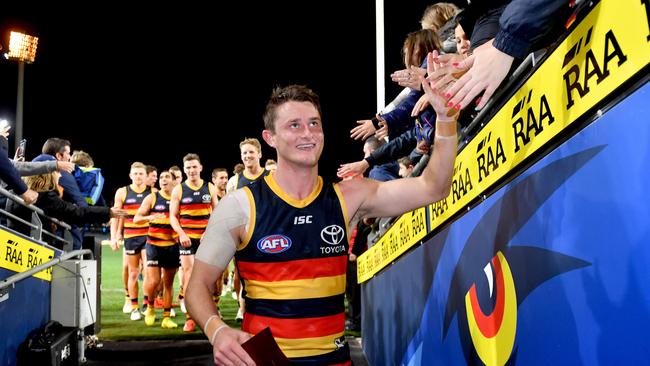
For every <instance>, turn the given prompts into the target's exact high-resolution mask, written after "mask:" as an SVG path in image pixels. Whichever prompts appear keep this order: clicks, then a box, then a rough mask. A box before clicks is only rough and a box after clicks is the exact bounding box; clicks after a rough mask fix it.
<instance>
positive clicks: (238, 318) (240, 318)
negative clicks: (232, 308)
mask: <svg viewBox="0 0 650 366" xmlns="http://www.w3.org/2000/svg"><path fill="white" fill-rule="evenodd" d="M235 320H236V321H237V323H241V322H242V321H243V320H244V312H243V311H242V310H241V308H239V310H237V316H236V317H235Z"/></svg>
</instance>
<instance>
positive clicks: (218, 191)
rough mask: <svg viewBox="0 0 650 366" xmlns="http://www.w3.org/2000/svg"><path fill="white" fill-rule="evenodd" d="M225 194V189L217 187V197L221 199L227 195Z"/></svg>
mask: <svg viewBox="0 0 650 366" xmlns="http://www.w3.org/2000/svg"><path fill="white" fill-rule="evenodd" d="M225 195H226V190H225V189H219V188H217V197H219V199H221V198H223V196H225Z"/></svg>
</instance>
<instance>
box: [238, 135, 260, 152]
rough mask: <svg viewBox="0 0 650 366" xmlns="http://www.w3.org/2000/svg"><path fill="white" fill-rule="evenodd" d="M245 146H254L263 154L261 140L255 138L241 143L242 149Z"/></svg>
mask: <svg viewBox="0 0 650 366" xmlns="http://www.w3.org/2000/svg"><path fill="white" fill-rule="evenodd" d="M244 145H253V146H255V148H256V149H257V152H262V145H261V144H260V140H258V139H256V138H254V137H251V138H246V139H244V141H242V142H240V143H239V148H240V149H241V148H242V146H244Z"/></svg>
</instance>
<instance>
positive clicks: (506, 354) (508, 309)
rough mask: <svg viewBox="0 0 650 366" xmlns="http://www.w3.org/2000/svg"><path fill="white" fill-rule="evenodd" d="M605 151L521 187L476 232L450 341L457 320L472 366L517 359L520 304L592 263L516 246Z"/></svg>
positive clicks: (458, 281) (464, 259)
mask: <svg viewBox="0 0 650 366" xmlns="http://www.w3.org/2000/svg"><path fill="white" fill-rule="evenodd" d="M603 148H604V147H602V146H600V147H595V148H592V149H588V150H585V151H582V152H580V153H577V154H574V155H571V156H568V157H565V158H563V159H560V160H557V161H555V162H553V163H551V164H549V165H547V166H546V167H544V168H542V169H540V170H539V171H537V172H535V173H533V174H532V175H530V176H529V177H527V178H525V179H524V180H522V181H521V182H519V183H517V184H516V185H515V186H513V187H512V188H511V189H510V190H509V191H508V192H507V193H505V195H504V196H503V197H502V198H501V199H500V200H499V201H497V202H496V203H495V204H494V205H493V206H492V207H490V208H489V209H488V211H487V212H486V214H485V215H484V216H483V218H482V219H481V220H480V221H479V222H478V224H477V225H476V227H475V228H474V229H473V231H472V233H471V234H470V236H469V238H468V239H467V243H466V244H465V246H464V248H463V250H462V253H461V255H460V257H459V260H458V263H457V265H456V268H455V270H454V274H453V276H452V280H451V286H450V288H449V296H448V298H447V304H446V307H445V315H444V328H443V329H444V330H443V331H444V336H445V337H446V336H447V333H448V330H449V327H450V326H451V324H452V320H453V319H454V317H457V319H458V321H457V324H458V328H459V329H458V334H459V335H460V338H461V340H460V341H461V342H460V343H461V344H462V348H463V352H464V356H465V360H466V361H467V363H468V364H485V365H489V366H491V365H506V364H514V362H515V361H516V355H517V348H516V335H517V322H518V321H525V319H518V317H517V312H518V307H519V305H520V304H521V303H522V302H524V301H525V299H526V297H527V296H528V295H529V294H530V293H531V292H533V291H534V290H535V289H536V288H537V287H539V286H540V285H542V284H543V283H544V282H546V281H548V280H550V279H552V278H553V277H555V276H558V275H561V274H563V273H565V272H568V271H571V270H575V269H578V268H582V267H585V266H589V265H590V263H588V262H585V261H583V260H581V259H578V258H575V257H571V256H568V255H565V254H562V253H559V252H554V251H550V250H547V249H542V248H539V247H535V245H541V244H543V240H544V238H539V240H540V242H539V243H514V242H511V239H512V237H513V236H514V235H515V234H516V233H517V232H518V231H519V230H520V229H521V227H522V226H523V225H524V224H525V223H527V222H528V221H529V219H530V218H531V216H533V214H534V213H535V212H536V211H537V210H538V209H539V207H540V206H541V205H542V204H543V203H544V202H545V201H546V200H547V199H548V198H549V197H550V196H551V194H553V192H555V191H556V190H557V189H558V188H559V187H560V186H561V185H562V184H563V183H564V182H565V181H566V180H567V179H568V178H569V177H570V176H571V175H573V174H574V173H575V172H577V171H578V170H579V169H580V168H581V167H582V166H584V165H585V164H586V163H587V162H588V161H589V160H591V159H592V158H593V157H594V156H595V155H596V154H598V153H599V152H600V151H601V150H602V149H603Z"/></svg>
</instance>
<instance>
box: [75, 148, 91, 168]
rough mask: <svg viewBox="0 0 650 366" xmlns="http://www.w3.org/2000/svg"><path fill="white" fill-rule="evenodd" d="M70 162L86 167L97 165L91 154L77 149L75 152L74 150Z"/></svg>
mask: <svg viewBox="0 0 650 366" xmlns="http://www.w3.org/2000/svg"><path fill="white" fill-rule="evenodd" d="M70 162H71V163H74V164H77V165H79V166H82V167H84V168H90V167H92V166H93V165H95V162H94V161H93V158H91V157H90V154H88V153H87V152H85V151H82V150H75V152H73V153H72V156H71V157H70Z"/></svg>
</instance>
